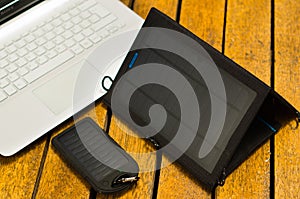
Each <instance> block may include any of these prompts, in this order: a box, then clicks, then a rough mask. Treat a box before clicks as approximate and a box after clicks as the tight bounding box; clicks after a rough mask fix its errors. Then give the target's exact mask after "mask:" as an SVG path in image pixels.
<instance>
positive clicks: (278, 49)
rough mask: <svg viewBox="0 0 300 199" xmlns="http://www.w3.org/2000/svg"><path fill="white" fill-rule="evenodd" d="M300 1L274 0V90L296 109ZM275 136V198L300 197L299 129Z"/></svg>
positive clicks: (299, 88) (299, 101) (298, 101)
mask: <svg viewBox="0 0 300 199" xmlns="http://www.w3.org/2000/svg"><path fill="white" fill-rule="evenodd" d="M299 11H300V4H299V1H296V0H294V1H275V60H276V62H275V90H276V91H277V92H279V93H280V94H281V95H282V96H283V97H285V98H286V99H287V100H288V101H289V102H291V103H292V104H293V105H294V106H295V107H296V108H297V109H298V110H300V70H299V68H300V55H299V51H300V23H299V22H300V13H299ZM291 126H295V122H292V123H291V125H290V126H289V125H288V126H286V127H285V128H284V129H283V130H282V131H280V132H278V134H277V135H276V136H275V198H299V196H300V189H299V185H300V172H299V171H300V147H299V146H300V128H298V129H296V130H292V129H291Z"/></svg>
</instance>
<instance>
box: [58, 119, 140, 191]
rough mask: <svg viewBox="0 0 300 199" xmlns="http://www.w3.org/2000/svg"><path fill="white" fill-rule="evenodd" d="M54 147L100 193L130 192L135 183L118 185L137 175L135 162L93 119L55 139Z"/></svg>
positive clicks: (82, 122) (81, 122)
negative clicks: (122, 179)
mask: <svg viewBox="0 0 300 199" xmlns="http://www.w3.org/2000/svg"><path fill="white" fill-rule="evenodd" d="M52 144H53V145H54V147H55V148H56V149H57V151H58V152H59V153H60V154H61V155H62V157H63V158H64V159H65V160H66V161H67V162H68V164H70V165H71V167H73V168H74V169H75V170H76V171H77V172H78V173H79V174H81V175H82V177H84V179H85V180H86V181H87V182H88V183H89V184H91V185H92V187H93V188H94V189H95V190H96V191H98V192H102V193H112V192H116V191H121V190H123V189H126V188H129V187H130V185H131V184H132V183H130V182H127V183H117V180H119V179H121V178H124V177H126V178H130V177H136V176H137V175H138V170H139V168H138V165H137V164H136V162H135V160H134V159H133V158H132V157H130V156H129V155H128V154H127V153H126V152H125V151H124V150H123V149H122V148H121V147H120V146H119V145H118V144H117V143H116V142H114V141H113V140H112V139H111V138H110V137H109V136H108V135H107V134H106V133H105V132H104V131H103V130H102V129H101V128H100V127H99V126H98V125H97V124H96V123H95V122H94V121H93V120H92V119H90V118H86V119H83V120H81V121H80V122H78V123H76V124H75V125H74V126H72V127H70V128H68V129H67V130H65V131H64V132H63V133H61V134H60V135H58V136H56V137H55V138H54V139H53V140H52Z"/></svg>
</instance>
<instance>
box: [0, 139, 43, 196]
mask: <svg viewBox="0 0 300 199" xmlns="http://www.w3.org/2000/svg"><path fill="white" fill-rule="evenodd" d="M45 143H46V138H45V137H43V138H41V139H39V140H37V141H36V142H34V143H33V144H31V145H29V146H28V147H26V148H25V149H23V150H22V151H21V152H19V153H17V154H16V155H14V156H11V157H2V156H1V157H0V176H1V177H0V198H30V197H31V194H32V191H33V189H34V184H35V181H36V178H37V175H38V170H39V166H40V162H41V158H42V154H43V150H44V147H45Z"/></svg>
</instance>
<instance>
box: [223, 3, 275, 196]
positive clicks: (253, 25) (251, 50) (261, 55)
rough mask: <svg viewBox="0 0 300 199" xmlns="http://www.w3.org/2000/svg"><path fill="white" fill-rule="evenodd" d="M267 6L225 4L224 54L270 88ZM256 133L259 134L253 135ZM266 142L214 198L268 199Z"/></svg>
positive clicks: (269, 28) (268, 15)
mask: <svg viewBox="0 0 300 199" xmlns="http://www.w3.org/2000/svg"><path fill="white" fill-rule="evenodd" d="M270 21H271V5H270V1H269V0H262V1H255V0H229V1H228V7H227V21H226V25H227V26H226V41H225V54H226V55H227V56H229V57H230V58H232V59H233V60H234V61H236V62H237V63H239V64H240V65H241V66H243V67H244V68H246V69H247V70H248V71H250V72H252V73H253V74H254V75H256V76H257V77H258V78H260V79H261V80H263V81H264V82H265V83H267V84H270V71H271V62H270V60H271V52H270V44H271V43H270V42H271V40H270V38H271V35H270V32H271V25H270ZM257 133H259V132H257ZM269 149H270V145H269V142H268V143H266V144H265V145H263V146H262V147H261V148H260V149H259V150H258V151H256V152H255V153H254V154H253V155H252V156H251V157H250V158H249V159H248V160H247V161H246V162H244V163H243V164H242V165H241V166H240V167H239V168H238V169H237V170H236V171H235V172H233V173H232V174H231V175H230V176H229V177H228V178H227V179H226V183H225V185H224V187H220V188H218V189H217V198H269V187H270V178H269V176H270V175H269V171H270V162H269V158H270V153H269Z"/></svg>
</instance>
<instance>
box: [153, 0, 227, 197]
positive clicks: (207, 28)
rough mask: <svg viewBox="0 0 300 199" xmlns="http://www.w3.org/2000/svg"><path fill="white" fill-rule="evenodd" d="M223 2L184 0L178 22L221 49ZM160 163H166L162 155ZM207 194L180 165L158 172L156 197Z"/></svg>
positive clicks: (206, 195)
mask: <svg viewBox="0 0 300 199" xmlns="http://www.w3.org/2000/svg"><path fill="white" fill-rule="evenodd" d="M224 5H225V1H223V0H221V1H220V0H218V1H210V0H201V2H199V0H184V1H183V2H182V9H181V14H180V23H181V24H182V25H183V26H185V27H186V28H188V29H190V30H191V31H192V32H193V33H195V34H196V35H197V36H199V37H200V38H202V39H203V40H205V41H207V42H208V43H210V44H211V45H213V46H214V47H215V48H217V49H219V50H221V49H222V33H223V19H224ZM162 162H163V164H164V165H165V164H168V163H169V162H168V160H167V158H166V157H163V160H162ZM210 197H211V196H210V193H208V192H207V191H206V190H205V189H204V188H203V187H202V186H201V185H199V183H198V182H196V181H195V180H194V179H193V178H192V176H190V175H189V174H188V172H186V171H185V170H184V169H183V168H182V167H181V166H179V165H178V164H176V163H173V164H171V165H169V166H167V167H165V168H163V169H162V170H161V172H160V180H159V187H158V198H162V199H163V198H210Z"/></svg>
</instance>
